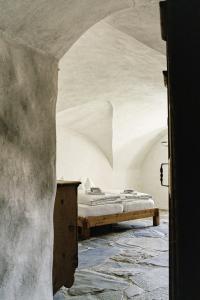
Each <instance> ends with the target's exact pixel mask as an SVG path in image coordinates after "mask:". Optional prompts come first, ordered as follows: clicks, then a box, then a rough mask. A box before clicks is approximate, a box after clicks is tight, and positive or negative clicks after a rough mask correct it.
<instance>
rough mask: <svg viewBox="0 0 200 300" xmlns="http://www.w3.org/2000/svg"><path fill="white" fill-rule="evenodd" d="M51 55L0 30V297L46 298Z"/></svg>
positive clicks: (52, 154)
mask: <svg viewBox="0 0 200 300" xmlns="http://www.w3.org/2000/svg"><path fill="white" fill-rule="evenodd" d="M57 68H58V66H57V61H56V60H55V59H54V58H52V57H49V56H47V55H44V54H41V53H38V52H37V51H34V50H33V49H30V48H28V47H24V46H20V45H16V44H14V43H13V42H12V41H10V40H8V39H5V38H4V37H3V36H1V35H0V70H1V71H0V299H1V300H18V299H20V300H51V299H52V259H53V207H54V199H55V188H56V185H55V183H56V182H55V180H56V174H55V158H56V147H55V145H56V143H55V142H56V141H55V106H56V105H55V104H56V96H57V73H58V71H57Z"/></svg>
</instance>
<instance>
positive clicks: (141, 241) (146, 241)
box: [116, 237, 168, 251]
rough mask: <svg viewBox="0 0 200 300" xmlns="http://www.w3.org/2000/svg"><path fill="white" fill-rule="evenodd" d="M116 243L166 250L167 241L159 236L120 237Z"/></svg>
mask: <svg viewBox="0 0 200 300" xmlns="http://www.w3.org/2000/svg"><path fill="white" fill-rule="evenodd" d="M116 243H117V244H119V245H122V246H124V247H125V246H126V247H140V248H144V249H150V250H151V249H152V250H158V251H167V250H168V243H167V241H165V240H164V239H161V238H145V237H139V238H124V237H122V238H120V239H119V240H118V241H116Z"/></svg>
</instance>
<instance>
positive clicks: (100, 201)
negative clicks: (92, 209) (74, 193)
mask: <svg viewBox="0 0 200 300" xmlns="http://www.w3.org/2000/svg"><path fill="white" fill-rule="evenodd" d="M78 203H81V204H86V205H104V204H112V203H122V200H121V198H120V196H119V195H114V194H106V195H90V194H88V193H87V194H86V193H78Z"/></svg>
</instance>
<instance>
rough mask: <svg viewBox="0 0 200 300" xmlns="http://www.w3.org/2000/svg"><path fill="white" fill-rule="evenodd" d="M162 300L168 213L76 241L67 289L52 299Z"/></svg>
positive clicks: (165, 298) (164, 296)
mask: <svg viewBox="0 0 200 300" xmlns="http://www.w3.org/2000/svg"><path fill="white" fill-rule="evenodd" d="M68 299H71V300H122V299H123V300H128V299H134V300H168V299H169V297H168V214H167V213H166V212H162V213H161V224H160V226H158V227H153V226H152V219H143V220H135V221H130V222H123V223H119V224H116V225H113V226H112V228H111V227H104V228H100V229H99V228H98V229H96V230H94V231H93V235H92V238H90V239H89V240H85V241H80V243H79V267H78V269H77V271H76V275H75V283H74V285H73V287H72V288H70V289H66V288H62V289H61V290H60V291H59V292H58V293H57V294H56V295H55V297H54V300H68Z"/></svg>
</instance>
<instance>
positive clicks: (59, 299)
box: [53, 289, 98, 300]
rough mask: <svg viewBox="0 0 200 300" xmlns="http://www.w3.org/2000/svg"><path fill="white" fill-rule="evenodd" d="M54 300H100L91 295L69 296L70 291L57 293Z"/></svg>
mask: <svg viewBox="0 0 200 300" xmlns="http://www.w3.org/2000/svg"><path fill="white" fill-rule="evenodd" d="M53 300H98V298H97V297H96V295H91V294H88V295H82V296H81V295H79V296H70V295H69V294H68V291H67V289H66V291H64V290H63V291H62V292H59V293H57V294H56V295H55V296H54V298H53Z"/></svg>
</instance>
